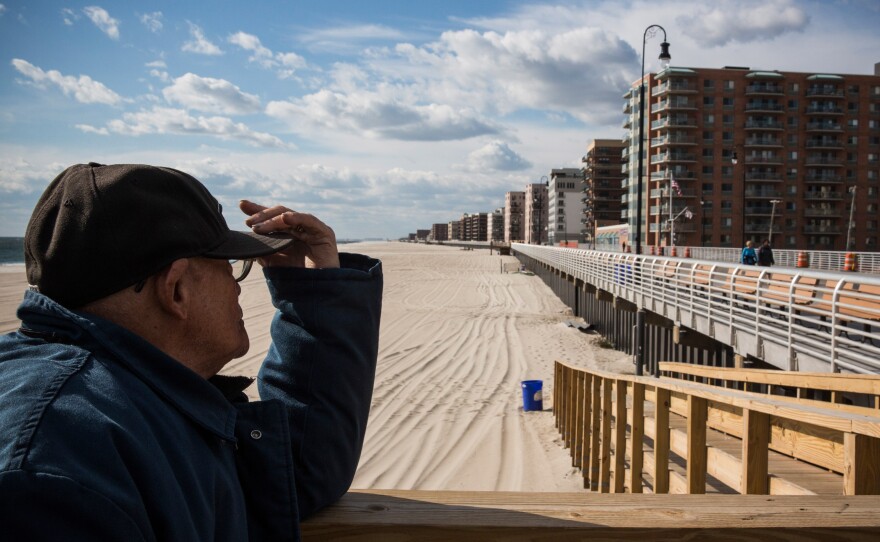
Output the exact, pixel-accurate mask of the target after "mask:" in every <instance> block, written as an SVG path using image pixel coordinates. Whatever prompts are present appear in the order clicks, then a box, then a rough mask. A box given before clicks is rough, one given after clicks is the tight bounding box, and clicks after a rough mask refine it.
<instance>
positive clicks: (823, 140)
mask: <svg viewBox="0 0 880 542" xmlns="http://www.w3.org/2000/svg"><path fill="white" fill-rule="evenodd" d="M806 146H807V148H808V149H842V148H843V141H841V140H839V139H837V138H836V137H820V138H815V139H808V140H807V142H806Z"/></svg>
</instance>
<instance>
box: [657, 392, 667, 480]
mask: <svg viewBox="0 0 880 542" xmlns="http://www.w3.org/2000/svg"><path fill="white" fill-rule="evenodd" d="M655 397H656V400H655V402H654V461H655V465H654V493H668V492H669V390H667V389H665V388H659V387H658V388H655Z"/></svg>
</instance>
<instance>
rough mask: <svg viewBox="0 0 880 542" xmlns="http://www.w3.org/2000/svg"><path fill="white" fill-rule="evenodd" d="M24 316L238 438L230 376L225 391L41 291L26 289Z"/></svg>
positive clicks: (36, 328) (214, 429)
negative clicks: (113, 363)
mask: <svg viewBox="0 0 880 542" xmlns="http://www.w3.org/2000/svg"><path fill="white" fill-rule="evenodd" d="M18 317H19V318H20V319H21V320H22V325H21V330H22V332H23V333H25V334H27V335H31V336H36V337H41V338H44V339H46V340H48V341H50V342H61V343H66V344H74V345H77V346H80V347H81V348H84V349H86V350H89V351H90V352H92V353H93V354H95V355H97V356H98V357H99V358H103V357H105V356H106V357H109V358H111V359H112V360H113V361H115V362H118V363H119V364H120V365H122V366H124V367H125V368H126V369H128V370H130V371H131V372H132V373H133V374H134V375H135V376H137V378H139V379H140V380H141V381H143V382H144V383H145V384H147V385H148V386H150V388H151V389H153V391H154V392H155V393H156V394H157V395H158V396H159V397H161V398H162V399H164V400H165V401H167V402H168V403H170V404H172V405H174V406H175V408H177V409H178V410H179V411H180V412H181V413H182V414H184V415H185V416H187V417H188V418H190V419H191V420H192V421H193V422H195V423H196V424H197V425H199V426H201V427H203V428H204V429H206V430H208V431H210V432H211V433H214V434H215V435H217V436H218V437H220V438H222V439H225V440H229V441H234V440H235V420H236V412H237V411H236V409H235V407H234V406H233V405H232V403H230V402H229V400H227V398H226V397H225V396H224V392H226V393H229V392H231V391H233V390H229V389H228V388H229V384H230V383H229V382H223V381H225V380H228V379H225V378H223V377H215V378H216V379H218V380H219V381H221V382H223V387H224V388H225V389H224V391H222V392H221V390H220V389H218V387H217V386H215V385H213V384H212V383H211V382H209V381H208V380H205V379H204V378H202V377H201V376H199V375H198V374H196V373H195V372H193V371H192V370H190V369H189V368H188V367H186V366H184V365H183V364H182V363H180V362H179V361H177V360H175V359H174V358H172V357H170V356H168V355H167V354H165V353H164V352H162V351H161V350H159V349H158V348H156V347H155V346H153V345H152V344H151V343H149V342H147V341H145V340H144V339H142V338H141V337H139V336H138V335H136V334H134V333H132V332H131V331H129V330H127V329H125V328H123V327H121V326H119V325H117V324H115V323H113V322H110V321H108V320H105V319H103V318H100V317H98V316H95V315H93V314H88V313H85V312H79V311H71V310H69V309H67V308H65V307H63V306H61V305H59V304H58V303H56V302H55V301H53V300H52V299H50V298H48V297H46V296H45V295H42V294H40V293H37V292H33V291H28V292H25V297H24V300H23V301H22V303H21V306H19V309H18ZM101 350H103V352H99V351H101ZM102 354H104V355H102ZM218 384H219V383H218ZM238 384H239V385H241V384H244V382H238ZM242 389H243V388H242Z"/></svg>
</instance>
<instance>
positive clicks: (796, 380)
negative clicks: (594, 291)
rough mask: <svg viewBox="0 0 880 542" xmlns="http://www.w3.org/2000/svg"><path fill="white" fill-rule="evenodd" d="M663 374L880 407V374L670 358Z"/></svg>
mask: <svg viewBox="0 0 880 542" xmlns="http://www.w3.org/2000/svg"><path fill="white" fill-rule="evenodd" d="M660 374H661V375H662V376H665V377H669V378H679V379H684V380H690V381H692V382H702V383H703V384H711V385H715V386H722V387H725V388H729V387H733V388H735V389H739V390H743V391H754V392H758V393H766V394H768V395H774V396H775V397H794V398H795V399H797V400H798V401H799V402H800V403H802V404H807V403H808V402H809V401H818V402H819V404H823V403H834V404H841V403H846V404H847V405H852V406H853V407H854V408H850V407H849V406H847V407H845V408H846V409H848V410H850V411H853V412H861V413H863V414H872V413H871V412H870V411H867V412H866V411H863V410H860V409H859V408H860V407H871V408H874V409H880V375H854V374H841V373H808V372H792V371H776V370H772V369H766V370H765V369H733V368H727V367H707V366H705V365H693V364H690V363H677V362H668V361H662V362H660ZM825 406H827V404H826V405H825Z"/></svg>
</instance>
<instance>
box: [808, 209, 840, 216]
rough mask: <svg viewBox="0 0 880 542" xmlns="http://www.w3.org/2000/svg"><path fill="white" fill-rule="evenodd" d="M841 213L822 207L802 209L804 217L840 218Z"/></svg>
mask: <svg viewBox="0 0 880 542" xmlns="http://www.w3.org/2000/svg"><path fill="white" fill-rule="evenodd" d="M842 213H843V211H842V210H838V209H830V208H822V207H807V208H806V209H804V216H837V217H839V216H841V214H842Z"/></svg>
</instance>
